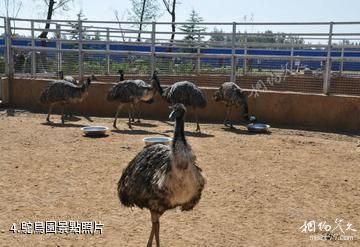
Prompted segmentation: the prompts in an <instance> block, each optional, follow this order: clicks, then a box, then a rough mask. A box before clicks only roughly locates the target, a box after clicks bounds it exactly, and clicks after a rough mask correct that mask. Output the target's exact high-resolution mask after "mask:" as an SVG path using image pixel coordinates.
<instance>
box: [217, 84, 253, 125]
mask: <svg viewBox="0 0 360 247" xmlns="http://www.w3.org/2000/svg"><path fill="white" fill-rule="evenodd" d="M213 97H214V100H215V101H217V102H219V101H220V102H223V103H224V104H225V106H226V114H225V120H224V125H225V126H228V122H230V128H233V124H232V122H231V121H229V116H230V114H231V110H232V107H233V106H235V107H242V106H243V107H244V113H243V117H244V118H245V120H246V121H248V122H249V121H250V119H249V108H248V103H247V99H246V95H245V94H244V92H243V91H242V90H241V88H240V87H239V86H238V85H236V84H235V83H234V82H224V83H223V84H222V85H221V86H220V88H219V90H218V91H216V92H215V93H214V96H213Z"/></svg>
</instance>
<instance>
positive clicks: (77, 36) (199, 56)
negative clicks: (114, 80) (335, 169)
mask: <svg viewBox="0 0 360 247" xmlns="http://www.w3.org/2000/svg"><path fill="white" fill-rule="evenodd" d="M1 19H2V20H3V21H2V22H1V23H3V24H0V25H1V26H0V32H1V31H3V32H1V33H3V35H2V38H0V73H5V74H7V75H8V76H31V77H53V76H56V75H57V72H58V71H64V73H65V74H71V75H77V76H78V77H79V78H82V77H83V76H84V75H85V74H91V73H94V74H97V75H115V74H116V73H117V71H118V70H119V69H123V70H124V71H125V73H126V74H132V75H150V74H151V73H152V72H153V71H154V70H155V69H156V70H158V71H159V72H160V75H178V76H179V77H181V76H189V75H192V76H200V77H201V78H202V79H201V80H202V81H204V80H205V81H208V82H209V83H208V84H209V85H212V86H216V85H220V84H221V83H222V82H223V81H221V78H222V77H221V76H223V78H224V79H225V78H228V79H230V80H232V81H234V82H237V83H238V84H240V86H242V87H244V88H250V89H257V90H266V89H269V90H287V91H295V92H312V93H325V94H328V93H343V94H359V95H360V73H359V72H360V33H358V32H357V30H360V29H359V27H360V22H336V23H335V22H318V23H305V22H302V23H235V22H234V23H163V22H162V23H155V22H151V23H143V27H144V30H143V31H141V32H139V31H138V28H137V26H138V24H139V23H136V22H107V21H83V20H69V21H68V20H66V21H65V20H51V21H46V20H35V19H13V18H9V19H6V18H1ZM46 23H49V27H48V28H47V29H45V24H46ZM190 24H192V26H193V27H194V25H195V26H197V25H198V26H201V27H203V28H201V30H202V31H199V32H184V31H180V30H181V29H179V27H184V26H188V27H189V26H190V27H191V25H190ZM172 25H175V32H172V31H169V30H171V27H172ZM43 31H47V32H48V35H47V38H44V39H43V38H39V36H40V34H41V32H43ZM171 35H174V38H173V39H171ZM194 78H195V77H194ZM219 78H220V79H219ZM279 78H282V80H281V81H280V79H279ZM199 80H200V79H199ZM212 80H217V81H216V82H212ZM332 82H334V83H332ZM205 84H206V82H205Z"/></svg>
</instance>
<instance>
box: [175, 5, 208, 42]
mask: <svg viewBox="0 0 360 247" xmlns="http://www.w3.org/2000/svg"><path fill="white" fill-rule="evenodd" d="M187 21H188V22H189V23H188V24H184V25H182V26H181V27H180V28H179V29H180V30H181V31H183V32H186V33H187V35H186V36H185V37H184V40H185V41H188V42H189V43H190V44H193V43H194V41H195V40H196V39H199V41H200V40H201V39H202V38H203V36H201V35H200V33H201V32H204V31H205V30H206V28H205V27H202V26H199V23H200V22H202V21H203V18H202V17H200V15H199V14H198V13H197V12H196V11H195V10H192V11H191V12H190V17H189V19H187Z"/></svg>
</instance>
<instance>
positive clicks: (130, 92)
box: [106, 71, 157, 128]
mask: <svg viewBox="0 0 360 247" xmlns="http://www.w3.org/2000/svg"><path fill="white" fill-rule="evenodd" d="M156 74H157V72H156V71H155V72H154V75H153V77H152V80H151V82H152V84H151V85H149V84H147V83H145V82H144V81H142V80H124V81H120V82H118V83H117V84H115V85H114V86H112V87H111V88H110V89H109V91H108V94H107V98H106V99H107V100H108V101H110V102H111V101H117V102H119V105H118V108H117V111H116V114H115V119H114V123H113V126H114V128H117V127H116V121H117V118H118V115H119V112H120V110H121V108H122V107H123V106H124V105H125V104H128V105H129V106H130V109H129V111H128V113H129V122H128V125H129V128H132V126H131V118H132V113H133V112H134V111H135V108H136V106H137V105H138V104H139V103H140V102H149V103H151V102H152V100H153V97H154V95H155V93H156V91H157V86H155V85H154V83H155V82H154V76H155V75H156ZM121 76H122V78H123V75H122V74H121Z"/></svg>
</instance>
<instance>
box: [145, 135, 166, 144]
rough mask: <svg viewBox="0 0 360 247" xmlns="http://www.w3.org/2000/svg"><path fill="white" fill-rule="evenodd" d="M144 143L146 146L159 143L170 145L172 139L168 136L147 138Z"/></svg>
mask: <svg viewBox="0 0 360 247" xmlns="http://www.w3.org/2000/svg"><path fill="white" fill-rule="evenodd" d="M143 141H144V143H145V145H146V146H148V145H151V144H157V143H161V144H164V145H169V144H170V143H171V141H172V138H170V137H166V136H150V137H145V138H144V139H143Z"/></svg>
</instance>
